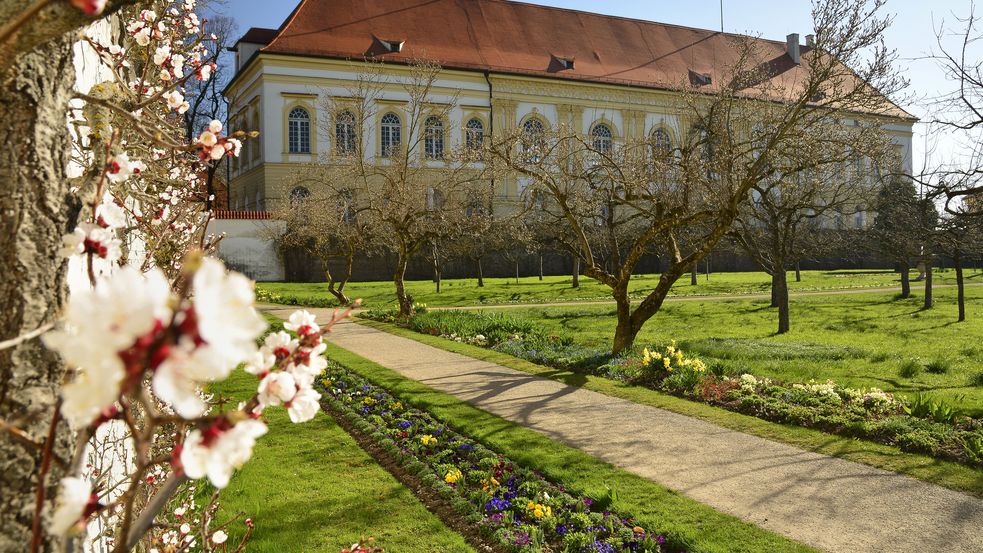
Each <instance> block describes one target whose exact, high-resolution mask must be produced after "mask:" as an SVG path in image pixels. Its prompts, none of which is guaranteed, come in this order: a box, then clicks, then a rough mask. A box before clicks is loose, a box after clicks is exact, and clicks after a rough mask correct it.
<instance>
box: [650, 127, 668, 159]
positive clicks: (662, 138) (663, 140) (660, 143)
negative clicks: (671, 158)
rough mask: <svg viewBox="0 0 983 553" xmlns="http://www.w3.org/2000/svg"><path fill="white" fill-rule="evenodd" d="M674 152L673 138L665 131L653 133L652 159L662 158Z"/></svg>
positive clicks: (658, 130) (660, 130)
mask: <svg viewBox="0 0 983 553" xmlns="http://www.w3.org/2000/svg"><path fill="white" fill-rule="evenodd" d="M670 152H672V137H670V136H669V133H668V132H667V131H666V130H665V129H655V130H654V131H652V157H655V158H660V157H665V156H667V155H669V153H670Z"/></svg>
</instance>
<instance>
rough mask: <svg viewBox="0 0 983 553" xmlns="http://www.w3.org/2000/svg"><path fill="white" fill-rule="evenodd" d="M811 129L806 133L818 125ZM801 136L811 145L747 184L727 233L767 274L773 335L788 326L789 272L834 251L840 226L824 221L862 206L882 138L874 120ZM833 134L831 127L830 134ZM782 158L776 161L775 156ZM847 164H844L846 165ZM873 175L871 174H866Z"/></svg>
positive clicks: (859, 210) (875, 172) (874, 183)
mask: <svg viewBox="0 0 983 553" xmlns="http://www.w3.org/2000/svg"><path fill="white" fill-rule="evenodd" d="M817 131H820V129H815V130H812V131H809V132H817ZM820 132H823V136H820V137H808V138H807V139H805V140H804V142H807V143H808V144H809V145H810V146H812V147H811V148H809V149H805V150H800V149H796V150H795V151H792V152H786V153H785V154H784V155H780V156H777V157H779V158H780V161H779V165H785V166H788V167H803V166H805V167H808V169H807V170H804V171H799V172H788V171H784V170H781V169H779V170H778V171H777V173H776V174H777V175H781V177H779V178H766V179H764V180H762V181H760V182H758V183H757V184H755V185H754V186H753V187H752V189H751V201H750V202H748V203H746V204H745V205H744V206H743V208H742V209H741V211H740V213H739V215H738V217H737V220H736V224H735V225H734V229H733V231H731V233H730V234H731V236H732V237H733V238H734V240H735V241H736V242H737V243H738V244H739V245H740V246H741V247H742V248H743V249H744V251H746V252H747V254H748V255H749V256H750V257H751V259H753V260H754V261H755V263H757V264H758V265H759V266H760V267H761V268H762V270H764V271H765V272H766V273H767V274H768V275H770V276H771V278H772V280H771V283H772V284H771V290H772V307H777V308H778V334H783V333H785V332H788V331H789V328H790V324H791V323H790V318H791V317H790V310H789V292H788V277H787V275H788V271H789V270H792V269H794V268H796V267H797V266H798V264H799V262H800V261H801V260H802V259H803V258H805V257H807V256H810V255H811V256H819V255H822V254H823V253H824V252H828V251H832V249H833V247H834V245H835V244H836V242H837V240H836V238H837V237H839V236H841V235H842V233H841V232H839V231H841V230H843V229H837V228H830V227H835V225H830V224H829V223H831V222H833V221H837V220H840V221H842V217H843V215H844V214H847V215H853V214H856V213H861V214H862V213H864V212H865V211H866V208H865V206H864V201H865V198H868V197H869V196H870V194H871V193H872V191H873V190H874V189H875V188H876V187H877V186H878V185H879V184H880V183H879V180H880V179H879V178H876V176H877V175H878V174H879V171H878V170H873V171H871V170H869V169H868V168H867V167H866V166H865V165H866V163H867V160H868V159H869V160H870V165H871V168H872V169H876V167H878V166H879V162H878V161H876V160H879V159H880V157H881V152H882V150H883V146H884V145H885V139H884V137H883V136H881V135H880V130H879V129H878V128H877V127H875V126H868V127H845V126H843V127H839V128H835V127H834V128H824V129H821V131H820ZM830 133H832V134H830ZM784 157H788V159H784V160H781V158H784ZM844 165H846V167H844ZM872 175H873V177H872Z"/></svg>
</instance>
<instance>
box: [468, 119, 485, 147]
mask: <svg viewBox="0 0 983 553" xmlns="http://www.w3.org/2000/svg"><path fill="white" fill-rule="evenodd" d="M464 143H465V145H466V146H467V147H468V150H471V151H478V150H481V147H482V146H483V145H484V143H485V124H484V123H482V122H481V119H478V118H477V117H475V118H474V119H471V120H470V121H468V124H467V125H465V126H464Z"/></svg>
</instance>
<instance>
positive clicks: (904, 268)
mask: <svg viewBox="0 0 983 553" xmlns="http://www.w3.org/2000/svg"><path fill="white" fill-rule="evenodd" d="M910 297H911V265H910V264H909V263H908V259H907V258H906V259H902V260H901V299H905V300H906V299H908V298H910Z"/></svg>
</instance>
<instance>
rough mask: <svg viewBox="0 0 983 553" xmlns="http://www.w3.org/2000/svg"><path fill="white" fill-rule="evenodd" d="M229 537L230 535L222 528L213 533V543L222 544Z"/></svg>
mask: <svg viewBox="0 0 983 553" xmlns="http://www.w3.org/2000/svg"><path fill="white" fill-rule="evenodd" d="M228 539H229V535H228V534H226V533H225V532H224V531H222V530H218V531H217V532H215V533H214V534H212V543H214V544H216V545H222V544H223V543H225V542H226V540H228Z"/></svg>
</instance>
